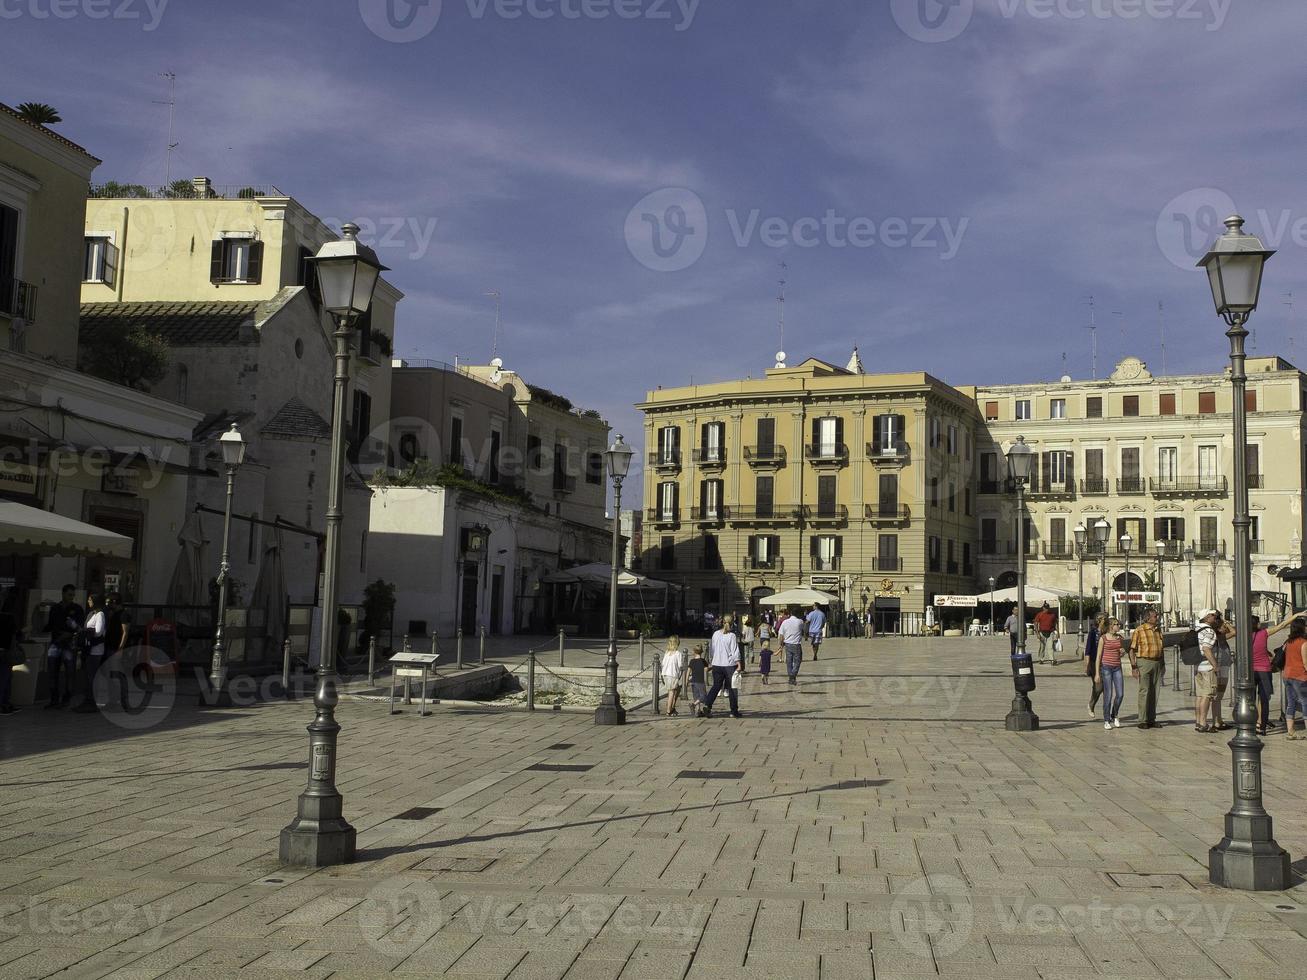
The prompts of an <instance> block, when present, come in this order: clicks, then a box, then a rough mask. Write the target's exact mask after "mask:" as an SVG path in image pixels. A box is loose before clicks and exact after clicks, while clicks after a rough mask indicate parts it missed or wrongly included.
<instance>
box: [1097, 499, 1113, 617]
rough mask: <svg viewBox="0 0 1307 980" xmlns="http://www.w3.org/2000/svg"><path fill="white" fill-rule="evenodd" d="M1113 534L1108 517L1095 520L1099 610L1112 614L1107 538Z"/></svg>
mask: <svg viewBox="0 0 1307 980" xmlns="http://www.w3.org/2000/svg"><path fill="white" fill-rule="evenodd" d="M1111 536H1112V525H1111V524H1109V523H1107V518H1105V517H1100V518H1099V519H1098V520H1097V521H1095V522H1094V541H1096V542H1097V543H1098V595H1099V604H1098V610H1099V612H1100V613H1106V614H1107V615H1109V616H1110V615H1112V612H1113V610H1112V608H1111V605H1110V603H1111V599H1110V594H1109V593H1108V591H1107V540H1108V538H1110V537H1111Z"/></svg>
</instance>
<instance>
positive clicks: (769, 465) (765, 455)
mask: <svg viewBox="0 0 1307 980" xmlns="http://www.w3.org/2000/svg"><path fill="white" fill-rule="evenodd" d="M744 461H745V462H746V463H748V464H749V465H750V466H752V467H755V468H756V469H779V468H780V467H782V466H784V465H785V447H784V446H745V447H744Z"/></svg>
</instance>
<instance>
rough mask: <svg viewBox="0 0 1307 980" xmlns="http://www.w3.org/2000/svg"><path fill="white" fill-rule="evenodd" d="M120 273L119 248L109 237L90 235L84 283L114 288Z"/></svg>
mask: <svg viewBox="0 0 1307 980" xmlns="http://www.w3.org/2000/svg"><path fill="white" fill-rule="evenodd" d="M117 271H118V247H117V246H116V245H114V243H113V241H112V240H111V239H110V238H109V236H108V235H88V236H87V237H86V249H85V256H84V260H83V263H82V282H99V283H104V284H105V285H106V286H112V285H113V284H114V279H115V278H116V274H117Z"/></svg>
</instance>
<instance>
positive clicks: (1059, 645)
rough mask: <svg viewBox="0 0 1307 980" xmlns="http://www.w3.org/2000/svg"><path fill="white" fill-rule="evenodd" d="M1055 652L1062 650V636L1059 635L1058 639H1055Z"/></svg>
mask: <svg viewBox="0 0 1307 980" xmlns="http://www.w3.org/2000/svg"><path fill="white" fill-rule="evenodd" d="M1053 652H1054V653H1061V652H1062V637H1060V636H1059V637H1058V638H1057V639H1056V640H1054V641H1053Z"/></svg>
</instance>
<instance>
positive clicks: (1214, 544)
mask: <svg viewBox="0 0 1307 980" xmlns="http://www.w3.org/2000/svg"><path fill="white" fill-rule="evenodd" d="M1194 558H1195V560H1204V561H1211V560H1212V559H1213V558H1216V559H1217V560H1221V559H1223V558H1225V541H1224V539H1222V540H1220V541H1214V540H1206V541H1199V542H1197V543H1196V544H1195V545H1194Z"/></svg>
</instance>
